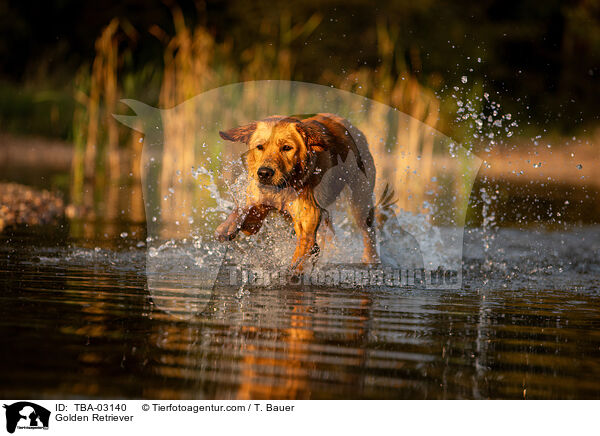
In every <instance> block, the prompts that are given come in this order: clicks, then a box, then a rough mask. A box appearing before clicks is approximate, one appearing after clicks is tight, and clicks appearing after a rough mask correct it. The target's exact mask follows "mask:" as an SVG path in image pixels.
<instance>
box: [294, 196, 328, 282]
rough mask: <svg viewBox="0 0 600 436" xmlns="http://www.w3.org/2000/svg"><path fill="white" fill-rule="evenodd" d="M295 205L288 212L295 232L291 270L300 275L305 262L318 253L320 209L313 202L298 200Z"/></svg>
mask: <svg viewBox="0 0 600 436" xmlns="http://www.w3.org/2000/svg"><path fill="white" fill-rule="evenodd" d="M295 203H296V204H294V205H293V206H292V210H291V211H290V212H291V213H290V215H291V216H292V220H293V221H294V231H295V232H296V250H295V251H294V256H293V257H292V269H293V270H294V272H295V273H301V272H302V271H303V270H304V268H305V266H306V261H307V260H308V259H309V258H310V257H311V256H312V255H316V254H318V252H319V246H318V245H317V243H316V240H317V230H318V228H319V224H320V223H321V209H320V208H319V207H318V206H317V205H316V204H315V203H314V200H312V201H310V200H309V201H306V200H305V199H299V200H298V201H297V202H295Z"/></svg>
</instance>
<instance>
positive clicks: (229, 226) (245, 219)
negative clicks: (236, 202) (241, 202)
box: [215, 205, 270, 242]
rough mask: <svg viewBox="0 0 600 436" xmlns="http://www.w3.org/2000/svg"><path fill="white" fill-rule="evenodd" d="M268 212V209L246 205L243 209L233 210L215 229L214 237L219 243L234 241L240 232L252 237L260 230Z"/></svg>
mask: <svg viewBox="0 0 600 436" xmlns="http://www.w3.org/2000/svg"><path fill="white" fill-rule="evenodd" d="M269 210H270V208H269V207H266V206H262V205H247V206H245V207H243V208H235V209H234V210H233V211H232V212H231V213H230V214H229V216H228V217H227V218H226V219H225V221H223V222H222V223H221V224H220V225H219V227H217V230H216V231H215V236H216V237H217V238H218V239H219V241H221V242H224V241H231V240H232V239H234V238H235V237H236V236H237V234H238V233H239V232H240V230H241V231H243V232H244V233H245V234H246V235H253V234H254V233H256V232H258V231H259V230H260V228H261V226H262V223H263V220H264V219H265V217H266V216H267V214H268V213H269Z"/></svg>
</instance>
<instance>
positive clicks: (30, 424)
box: [4, 401, 50, 433]
mask: <svg viewBox="0 0 600 436" xmlns="http://www.w3.org/2000/svg"><path fill="white" fill-rule="evenodd" d="M4 408H5V409H6V431H8V432H9V433H14V432H15V430H16V429H27V430H35V429H44V430H47V429H48V425H49V423H50V411H49V410H48V409H46V408H44V407H42V406H40V405H38V404H35V403H31V402H29V401H19V402H17V403H13V404H10V405H7V404H5V405H4Z"/></svg>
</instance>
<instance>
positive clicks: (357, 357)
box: [0, 226, 600, 399]
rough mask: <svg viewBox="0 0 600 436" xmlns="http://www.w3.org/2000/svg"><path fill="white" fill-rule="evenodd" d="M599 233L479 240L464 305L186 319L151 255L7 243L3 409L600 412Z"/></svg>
mask: <svg viewBox="0 0 600 436" xmlns="http://www.w3.org/2000/svg"><path fill="white" fill-rule="evenodd" d="M599 230H600V228H599V227H595V226H588V227H573V228H569V229H566V230H560V231H556V230H554V231H547V230H541V229H533V228H529V229H525V230H517V229H500V230H498V231H497V232H496V233H495V234H494V237H493V238H491V237H490V236H489V235H484V234H482V232H481V231H478V230H471V231H468V232H467V234H466V236H465V249H464V282H463V286H462V289H460V290H452V291H440V290H423V289H421V290H419V289H411V288H406V289H401V290H390V289H380V290H378V289H369V290H366V289H343V288H340V289H337V288H304V289H299V288H298V289H278V288H257V289H250V290H247V291H246V292H243V293H236V292H231V295H226V296H225V297H224V298H223V301H221V306H220V309H219V311H218V313H217V314H215V315H214V316H197V317H192V318H188V319H180V318H177V317H174V316H173V315H171V314H169V313H167V312H164V311H162V310H161V309H160V308H159V307H157V305H156V304H155V301H153V297H152V296H151V295H150V293H149V291H148V286H147V277H146V268H145V267H146V248H145V247H144V246H142V245H143V244H142V243H139V241H129V240H126V239H122V238H117V239H118V240H112V239H103V238H99V239H98V240H94V239H91V240H90V239H89V238H87V239H73V238H70V237H68V236H67V234H68V231H67V230H66V229H65V230H63V231H62V232H56V230H54V229H52V230H43V229H42V230H40V231H38V232H33V233H32V232H20V233H19V232H17V233H12V234H5V235H3V236H1V239H0V299H1V301H0V349H1V350H2V359H0V395H1V396H2V397H4V398H65V397H66V398H157V399H159V398H162V399H190V398H195V399H203V398H207V399H208V398H210V399H213V398H217V399H228V398H232V399H244V398H255V399H261V398H297V399H309V398H311V399H321V398H400V399H421V398H422V399H426V398H427V399H442V398H514V399H520V398H600V232H599ZM130 235H131V231H130ZM486 243H487V244H488V247H487V248H486V249H484V248H483V247H484V246H485V245H486ZM138 245H139V246H138Z"/></svg>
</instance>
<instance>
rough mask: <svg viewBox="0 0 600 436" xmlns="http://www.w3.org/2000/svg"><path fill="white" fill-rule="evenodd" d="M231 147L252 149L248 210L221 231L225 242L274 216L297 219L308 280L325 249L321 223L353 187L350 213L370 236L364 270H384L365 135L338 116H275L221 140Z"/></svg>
mask: <svg viewBox="0 0 600 436" xmlns="http://www.w3.org/2000/svg"><path fill="white" fill-rule="evenodd" d="M219 134H220V135H221V137H222V138H223V139H225V140H227V141H232V142H243V143H245V144H247V145H248V152H247V153H246V158H245V164H246V167H247V169H248V185H247V189H246V203H245V205H243V206H240V207H238V208H236V209H234V210H233V211H232V212H231V214H230V215H229V216H228V217H227V219H226V220H225V221H224V222H223V223H221V224H220V225H219V226H218V227H217V229H216V232H215V234H216V237H217V238H218V239H219V240H220V241H221V242H223V241H226V240H231V239H233V238H235V237H236V235H237V234H238V233H239V231H240V230H241V231H243V232H244V233H245V234H247V235H252V234H255V233H256V232H258V230H259V229H260V228H261V226H262V223H263V220H264V219H265V217H266V216H267V214H268V213H269V212H270V211H273V210H274V211H279V212H280V213H283V214H284V215H285V216H287V217H289V218H291V220H292V222H293V225H294V231H295V233H296V238H297V243H296V249H295V252H294V256H293V258H292V270H293V271H295V272H296V273H301V272H302V271H303V270H304V268H305V266H306V262H307V260H308V259H309V258H311V256H316V255H317V254H318V252H319V247H318V245H317V242H316V234H317V230H318V229H319V225H320V224H321V221H325V223H326V224H327V225H330V223H329V214H328V213H327V207H329V206H330V205H331V204H332V203H333V202H334V201H335V200H336V199H337V198H338V196H339V195H340V193H341V192H342V190H343V189H344V188H345V187H346V186H347V187H348V188H349V193H350V195H349V200H350V208H349V209H350V211H351V214H352V215H353V218H354V221H355V223H356V225H357V226H358V228H359V229H360V231H361V232H362V237H363V243H364V250H363V255H362V262H364V263H377V262H379V257H378V254H377V250H376V237H375V227H374V225H375V222H374V221H375V208H374V195H373V190H374V185H375V165H374V163H373V157H372V156H371V153H370V152H369V147H368V144H367V141H366V138H365V136H364V134H363V133H362V132H361V131H360V130H358V129H356V128H355V127H353V126H352V125H351V124H350V122H349V121H348V120H346V119H344V118H341V117H339V116H337V115H334V114H326V113H321V114H316V115H314V116H310V117H308V118H302V117H297V116H290V117H285V116H271V117H268V118H265V119H263V120H261V121H255V122H251V123H249V124H246V125H243V126H240V127H236V128H232V129H230V130H227V131H224V132H219Z"/></svg>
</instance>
